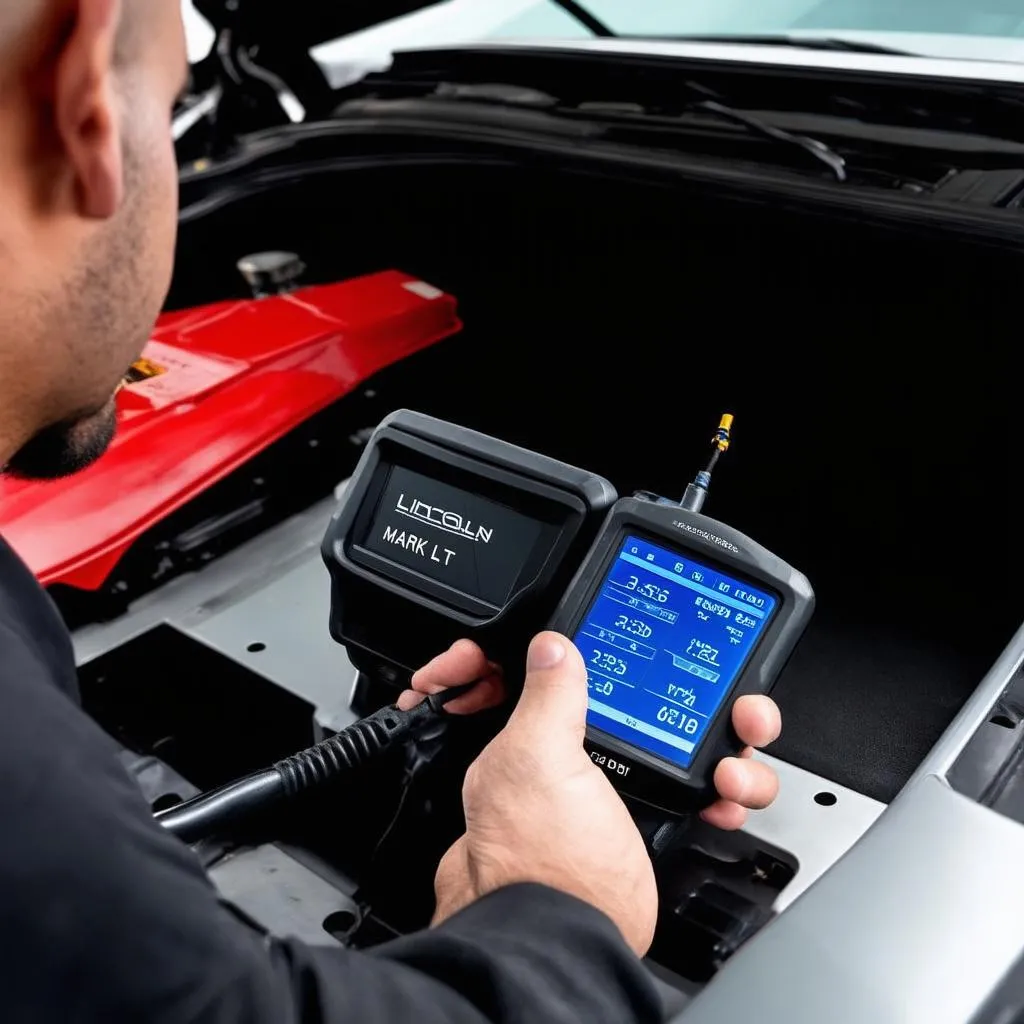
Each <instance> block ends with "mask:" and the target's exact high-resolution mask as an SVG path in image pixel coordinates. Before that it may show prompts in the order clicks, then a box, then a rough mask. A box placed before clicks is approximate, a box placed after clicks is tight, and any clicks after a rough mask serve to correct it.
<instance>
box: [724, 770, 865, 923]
mask: <svg viewBox="0 0 1024 1024" xmlns="http://www.w3.org/2000/svg"><path fill="white" fill-rule="evenodd" d="M754 756H755V757H756V758H757V759H758V760H759V761H763V762H764V763H765V764H767V765H769V766H771V767H772V768H773V769H774V770H775V772H776V773H777V774H778V776H779V795H778V797H777V798H776V800H775V803H773V804H772V806H771V807H769V808H768V809H767V810H764V811H751V812H750V816H749V817H748V819H747V825H746V827H745V828H744V832H747V833H748V834H749V835H752V836H754V837H755V838H757V839H760V840H762V841H764V842H766V843H771V844H772V845H773V846H777V847H780V848H781V849H783V850H786V851H788V852H789V853H791V854H793V856H794V857H796V859H797V863H798V868H797V872H796V875H795V876H794V877H793V880H792V881H791V882H790V883H789V885H787V886H786V888H785V889H783V890H782V892H781V893H779V895H778V897H777V898H776V900H775V909H776V910H778V911H781V910H784V909H785V908H786V907H788V906H789V905H790V904H791V903H792V902H793V900H795V899H796V898H797V896H799V895H800V894H801V893H802V892H804V890H805V889H807V888H808V887H809V886H811V885H812V884H813V883H814V882H815V881H817V880H818V879H819V878H820V877H821V876H822V875H823V874H824V873H825V872H826V871H827V870H828V869H829V868H830V867H831V866H832V865H833V864H835V862H836V861H837V860H839V858H840V857H842V856H843V854H844V853H846V851H847V850H849V849H850V847H851V846H853V844H854V843H855V842H857V840H858V839H860V837H861V836H862V835H863V834H864V833H865V832H866V831H867V830H868V829H869V828H870V827H871V826H872V825H873V824H874V823H875V821H876V819H877V818H878V816H879V815H880V814H881V813H882V812H883V811H884V810H885V804H883V803H879V802H878V801H877V800H872V799H871V798H870V797H866V796H864V795H863V793H856V792H854V791H853V790H852V789H846V788H845V787H844V786H837V785H835V783H832V782H829V781H828V779H823V778H821V776H819V775H813V774H812V773H811V772H808V771H804V769H803V768H797V767H796V765H792V764H787V763H786V762H785V761H780V760H779V759H778V758H775V757H770V756H769V755H768V754H762V753H758V754H755V755H754ZM819 793H830V794H831V795H832V796H834V797H835V798H836V802H835V803H834V804H832V805H831V806H825V805H822V804H819V803H817V802H816V801H815V799H814V798H815V796H817V795H818V794H819Z"/></svg>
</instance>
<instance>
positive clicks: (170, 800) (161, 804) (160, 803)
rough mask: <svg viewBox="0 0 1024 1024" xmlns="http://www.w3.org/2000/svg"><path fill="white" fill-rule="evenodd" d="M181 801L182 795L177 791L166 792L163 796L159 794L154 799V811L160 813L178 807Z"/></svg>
mask: <svg viewBox="0 0 1024 1024" xmlns="http://www.w3.org/2000/svg"><path fill="white" fill-rule="evenodd" d="M180 803H181V797H180V796H178V794H177V793H164V795H163V796H158V797H157V798H156V799H155V800H154V801H153V805H152V806H153V813H154V814H159V813H160V812H161V811H169V810H170V809H171V808H172V807H177V806H178V804H180Z"/></svg>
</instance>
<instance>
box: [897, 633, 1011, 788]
mask: <svg viewBox="0 0 1024 1024" xmlns="http://www.w3.org/2000/svg"><path fill="white" fill-rule="evenodd" d="M1022 666H1024V625H1022V626H1021V627H1020V629H1018V630H1017V632H1016V633H1015V634H1014V635H1013V637H1012V639H1011V640H1010V642H1009V644H1007V646H1006V649H1005V650H1004V651H1003V653H1002V654H1001V655H1000V656H999V658H998V659H997V660H996V663H995V664H994V665H993V666H992V668H991V669H990V670H989V672H988V674H987V675H986V676H985V678H984V679H983V680H982V681H981V683H980V684H979V685H978V688H977V689H976V690H975V691H974V693H973V694H972V695H971V698H970V699H969V700H968V701H967V703H966V704H965V705H964V706H963V707H962V708H961V709H960V713H959V714H958V715H957V716H956V718H954V719H953V721H952V722H951V723H950V725H949V728H948V729H946V731H945V732H944V733H943V734H942V736H941V737H940V738H939V741H938V743H936V744H935V746H934V747H932V749H931V751H930V752H929V754H928V756H927V757H926V758H925V759H924V760H923V761H922V762H921V764H920V765H919V766H918V769H917V771H916V772H915V773H914V774H913V776H911V778H910V781H909V782H908V783H907V784H908V785H910V784H911V783H913V782H914V781H916V780H917V779H920V778H924V777H925V776H928V775H941V776H943V777H945V776H946V775H947V774H948V772H949V770H950V768H952V767H953V762H954V761H955V760H956V759H957V758H958V757H959V756H960V753H961V751H962V750H963V749H964V747H965V746H966V745H967V741H968V740H969V739H970V738H971V737H972V736H973V735H974V733H975V732H976V731H977V730H978V729H979V728H980V727H981V725H982V724H983V723H984V722H985V721H986V719H988V717H989V716H990V715H991V714H992V706H993V705H994V704H995V702H996V701H997V700H999V696H1000V694H1001V693H1002V692H1003V690H1005V689H1006V687H1007V686H1009V685H1010V681H1011V680H1012V679H1013V677H1014V676H1015V675H1016V674H1017V673H1018V672H1019V671H1020V670H1021V667H1022Z"/></svg>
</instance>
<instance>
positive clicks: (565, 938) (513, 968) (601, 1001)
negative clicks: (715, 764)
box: [0, 621, 661, 1024]
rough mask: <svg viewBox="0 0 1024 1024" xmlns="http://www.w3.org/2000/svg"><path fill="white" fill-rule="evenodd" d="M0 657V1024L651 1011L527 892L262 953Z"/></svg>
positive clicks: (262, 1022)
mask: <svg viewBox="0 0 1024 1024" xmlns="http://www.w3.org/2000/svg"><path fill="white" fill-rule="evenodd" d="M0 653H2V657H0V821H2V822H3V825H2V828H3V839H2V841H0V879H2V880H3V882H2V884H3V891H4V896H3V901H2V903H3V906H2V912H0V950H2V952H0V1020H3V1021H4V1022H5V1024H49V1022H57V1021H59V1022H61V1024H66V1022H82V1024H100V1022H102V1024H121V1022H125V1024H127V1022H132V1024H138V1022H145V1024H185V1022H199V1024H228V1022H230V1024H298V1022H309V1024H334V1022H351V1024H376V1022H388V1024H401V1022H403V1021H412V1022H415V1024H435V1022H436V1024H441V1022H445V1024H484V1022H487V1021H495V1022H502V1024H505V1022H508V1024H512V1022H527V1021H529V1022H531V1024H541V1022H547V1021H551V1022H562V1021H574V1022H575V1021H588V1022H594V1024H600V1022H604V1021H608V1022H609V1024H611V1022H614V1024H630V1022H632V1021H644V1022H646V1021H654V1020H657V1019H659V1018H660V1016H661V1014H660V1004H659V1000H658V996H657V992H656V990H655V988H654V986H653V984H652V982H651V980H650V978H649V976H648V975H647V973H646V971H645V970H644V968H643V967H642V965H641V964H640V962H639V961H638V960H637V959H636V958H635V957H634V956H633V955H632V954H631V953H630V951H629V950H628V949H627V948H626V946H625V944H624V943H623V941H622V939H621V937H620V936H619V934H618V932H617V930H616V929H615V927H614V926H613V925H612V923H611V921H609V920H608V919H607V918H606V917H604V916H603V915H602V914H600V913H598V912H597V911H596V910H593V909H592V908H590V907H589V906H587V905H585V904H583V903H580V902H578V901H576V900H574V899H572V898H571V897H568V896H565V895H562V894H560V893H557V892H554V891H552V890H548V889H544V888H542V887H539V886H528V885H527V886H516V887H512V888H509V889H506V890H503V891H501V892H498V893H495V894H493V895H492V896H490V897H488V898H487V899H485V900H482V901H480V902H479V903H477V904H476V905H474V906H472V907H470V908H469V909H467V910H465V911H464V912H463V913H461V914H460V915H458V916H457V917H455V918H453V919H452V920H451V921H449V922H448V923H446V924H445V925H444V926H443V927H441V928H438V929H435V930H433V931H430V932H424V933H421V934H418V935H414V936H410V937H408V938H405V939H402V940H400V941H398V942H395V943H392V944H390V945H388V946H384V947H381V948H379V949H377V950H374V951H372V952H370V953H354V952H347V951H344V950H341V949H338V950H325V949H310V948H309V947H306V946H304V945H302V944H300V943H298V942H294V941H276V940H275V941H268V940H266V939H265V938H264V937H263V936H261V935H259V934H257V933H255V932H253V931H250V930H249V929H248V928H247V927H246V926H245V925H244V924H242V923H241V922H240V921H239V920H238V919H237V917H236V916H235V915H234V914H232V913H231V912H229V911H228V910H227V909H225V908H224V907H223V906H222V905H221V904H220V903H219V901H218V899H217V895H216V893H215V891H214V889H213V888H212V886H211V885H210V883H209V881H208V880H207V878H206V876H205V874H204V873H203V872H202V870H201V869H200V867H199V865H198V862H197V860H196V858H195V857H194V855H193V854H192V853H191V851H190V850H188V849H187V848H186V847H185V846H183V845H182V844H181V843H179V842H178V841H177V840H175V839H174V838H173V837H171V836H169V835H168V834H166V833H165V832H164V831H163V829H162V828H160V826H159V825H157V824H156V823H155V822H154V821H153V819H152V816H151V814H150V811H149V807H148V806H147V805H146V803H145V801H144V800H143V799H142V796H141V794H140V793H139V791H138V789H137V787H136V786H135V784H134V782H133V781H132V780H131V779H130V778H129V777H128V775H127V774H126V773H125V772H124V771H123V769H122V768H121V765H120V763H119V762H118V760H117V757H116V748H115V746H114V744H113V742H112V741H111V740H110V739H109V738H108V737H107V736H105V734H103V733H102V732H101V731H100V730H99V728H98V727H97V726H96V725H95V724H94V723H92V722H91V721H90V720H89V719H88V718H87V717H86V716H85V715H84V714H83V712H82V711H81V710H80V709H79V708H77V707H76V706H75V704H74V703H73V702H72V700H70V699H69V698H68V697H67V696H66V695H65V694H64V693H60V692H58V690H57V689H56V688H55V687H54V685H53V684H52V681H51V680H50V679H49V678H47V674H48V673H52V672H53V671H54V666H53V665H50V666H46V665H44V664H43V661H42V660H41V659H40V658H39V652H38V647H37V646H33V647H29V646H27V645H24V644H21V643H19V638H18V637H17V636H14V635H12V634H11V632H10V631H9V630H7V631H5V629H4V626H3V623H2V621H0ZM140 685H144V680H140Z"/></svg>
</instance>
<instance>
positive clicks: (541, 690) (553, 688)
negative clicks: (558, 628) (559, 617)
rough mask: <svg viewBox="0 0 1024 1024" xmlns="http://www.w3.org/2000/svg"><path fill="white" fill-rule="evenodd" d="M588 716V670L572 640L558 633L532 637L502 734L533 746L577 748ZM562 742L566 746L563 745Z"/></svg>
mask: <svg viewBox="0 0 1024 1024" xmlns="http://www.w3.org/2000/svg"><path fill="white" fill-rule="evenodd" d="M586 719H587V670H586V668H585V667H584V664H583V658H582V657H581V656H580V652H579V651H578V650H576V647H575V646H574V645H573V643H572V641H571V640H567V639H566V638H565V637H564V636H561V635H560V634H558V633H541V634H539V635H538V636H536V637H534V639H533V643H531V644H530V650H529V652H528V653H527V656H526V681H525V682H524V684H523V695H522V696H521V697H520V698H519V703H518V704H517V705H516V709H515V711H513V712H512V717H511V719H510V720H509V723H508V725H507V726H506V727H505V735H506V736H509V735H516V734H520V735H522V736H523V738H524V742H528V743H529V744H530V745H531V746H533V745H535V744H536V742H537V738H540V742H543V743H544V744H546V745H548V746H550V747H556V748H557V747H561V748H562V749H565V748H566V747H572V748H579V747H581V746H582V744H583V734H584V731H585V729H586ZM563 745H565V746H563Z"/></svg>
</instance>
